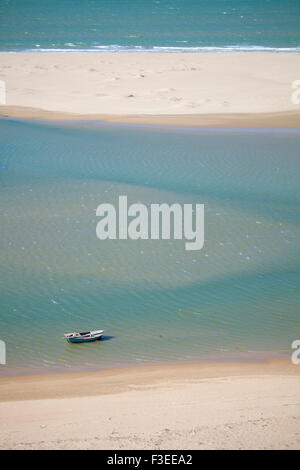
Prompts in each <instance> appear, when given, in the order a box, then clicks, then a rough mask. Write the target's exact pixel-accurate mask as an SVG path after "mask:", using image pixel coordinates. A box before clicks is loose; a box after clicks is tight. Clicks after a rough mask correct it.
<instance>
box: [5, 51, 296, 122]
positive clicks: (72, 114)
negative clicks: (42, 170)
mask: <svg viewBox="0 0 300 470" xmlns="http://www.w3.org/2000/svg"><path fill="white" fill-rule="evenodd" d="M216 59H217V60H216ZM299 70H300V58H299V54H297V53H285V54H280V53H194V54H193V53H104V54H103V53H48V54H46V53H0V79H1V80H3V81H5V84H6V105H2V106H0V115H2V116H12V117H30V118H32V117H34V118H45V119H97V120H105V121H111V122H132V123H150V124H171V125H187V126H204V127H224V126H225V127H274V128H276V127H290V128H299V126H300V105H295V104H293V103H292V101H291V95H292V92H293V89H292V82H293V81H294V80H296V79H297V78H299Z"/></svg>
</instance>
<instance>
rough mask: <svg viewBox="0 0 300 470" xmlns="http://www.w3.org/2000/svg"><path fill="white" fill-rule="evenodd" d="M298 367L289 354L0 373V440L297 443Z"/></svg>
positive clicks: (112, 444) (23, 445)
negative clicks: (81, 370)
mask: <svg viewBox="0 0 300 470" xmlns="http://www.w3.org/2000/svg"><path fill="white" fill-rule="evenodd" d="M299 374H300V367H297V366H295V365H293V364H291V361H290V359H288V360H277V361H265V362H262V363H255V364H254V363H244V364H237V363H228V364H205V365H204V364H201V365H199V364H191V365H189V366H187V365H172V366H170V365H168V366H142V367H135V368H128V369H123V370H118V371H116V370H114V371H112V370H110V371H98V372H94V373H76V374H75V373H70V374H56V375H51V376H50V375H45V376H35V377H17V378H13V379H12V378H9V379H0V415H1V422H0V449H5V450H8V449H9V450H12V449H14V450H20V449H24V450H25V449H26V450H29V449H33V450H37V449H61V450H65V449H80V450H83V449H95V450H96V449H98V450H112V449H116V450H125V449H128V450H129V449H130V450H133V449H138V450H141V449H152V450H153V449H164V450H168V449H173V450H175V449H178V450H180V449H185V450H188V449H300V439H299V424H300V412H299V411H300V410H299V393H300V380H299ZM282 429H284V433H283V432H282Z"/></svg>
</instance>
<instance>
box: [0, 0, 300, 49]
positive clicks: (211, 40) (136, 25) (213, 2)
mask: <svg viewBox="0 0 300 470" xmlns="http://www.w3.org/2000/svg"><path fill="white" fill-rule="evenodd" d="M0 50H2V51H24V50H28V51H60V50H64V51H78V50H79V51H99V52H102V51H131V50H134V51H163V52H164V51H171V52H172V51H182V52H185V51H204V52H205V51H224V50H230V51H253V50H254V51H260V50H263V51H264V50H272V51H300V2H299V0H84V1H83V0H47V1H41V0H26V1H24V0H1V2H0Z"/></svg>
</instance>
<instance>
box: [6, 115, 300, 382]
mask: <svg viewBox="0 0 300 470" xmlns="http://www.w3.org/2000/svg"><path fill="white" fill-rule="evenodd" d="M0 136H1V138H0V141H1V142H0V152H1V153H0V165H1V166H0V200H1V222H0V231H1V238H0V339H2V340H5V342H6V345H7V365H6V366H4V367H1V369H0V373H1V374H4V375H5V374H9V373H15V372H16V371H20V370H22V371H25V370H27V371H41V370H43V371H52V370H69V369H79V368H80V369H93V368H99V367H112V366H119V365H125V364H141V363H154V362H168V361H194V360H213V359H214V360H215V359H217V360H226V359H228V358H231V359H232V358H234V359H238V358H244V359H245V358H246V359H248V360H250V359H251V358H253V357H255V358H257V357H259V356H260V355H262V354H264V355H271V354H272V355H274V354H278V355H282V354H289V352H290V346H291V342H292V341H293V340H294V339H297V338H298V337H299V328H300V317H299V289H298V288H297V286H298V285H299V277H300V275H299V248H298V240H299V232H300V228H299V219H300V218H299V199H300V198H299V196H300V191H299V143H300V135H299V133H296V132H295V133H290V132H288V131H283V132H270V131H267V130H265V131H260V132H256V131H254V130H239V131H234V130H226V131H225V130H205V129H204V130H197V129H174V128H166V127H165V128H163V127H157V128H155V127H153V126H152V127H151V126H149V127H148V126H122V125H109V124H103V123H68V122H65V123H62V122H60V123H56V122H52V123H46V122H37V121H36V122H30V121H16V120H9V119H2V120H1V121H0ZM119 195H127V197H128V202H129V204H131V203H134V202H142V203H144V204H146V205H147V207H148V206H149V205H150V204H151V203H162V202H166V203H169V204H172V203H174V202H179V203H181V204H183V203H192V204H196V203H204V204H205V244H204V248H203V249H202V250H200V251H186V250H185V247H184V245H185V240H182V241H181V240H138V241H133V240H106V241H100V240H99V239H97V237H96V224H97V222H98V220H99V218H97V217H96V208H97V206H98V205H99V204H101V203H103V202H108V203H112V204H115V205H116V206H117V204H118V197H119ZM90 328H103V329H105V334H106V336H105V338H104V339H105V341H101V342H96V343H93V344H81V345H71V344H68V343H67V342H66V341H65V340H63V338H62V337H63V333H65V332H69V331H76V330H81V331H82V330H87V329H90Z"/></svg>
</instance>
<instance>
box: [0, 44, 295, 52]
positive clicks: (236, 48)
mask: <svg viewBox="0 0 300 470" xmlns="http://www.w3.org/2000/svg"><path fill="white" fill-rule="evenodd" d="M68 44H69V45H70V47H68V48H53V47H49V48H43V47H38V46H36V47H35V48H34V49H23V50H19V51H17V50H15V51H2V52H11V53H18V52H183V53H184V52H300V46H295V47H270V46H255V45H254V46H250V45H233V46H152V47H145V46H120V45H118V44H110V45H107V46H105V45H103V46H101V45H94V46H92V47H88V48H83V47H82V46H78V47H76V45H73V44H72V46H71V43H68ZM73 46H75V47H73Z"/></svg>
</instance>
